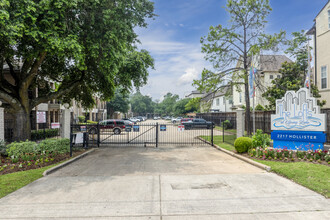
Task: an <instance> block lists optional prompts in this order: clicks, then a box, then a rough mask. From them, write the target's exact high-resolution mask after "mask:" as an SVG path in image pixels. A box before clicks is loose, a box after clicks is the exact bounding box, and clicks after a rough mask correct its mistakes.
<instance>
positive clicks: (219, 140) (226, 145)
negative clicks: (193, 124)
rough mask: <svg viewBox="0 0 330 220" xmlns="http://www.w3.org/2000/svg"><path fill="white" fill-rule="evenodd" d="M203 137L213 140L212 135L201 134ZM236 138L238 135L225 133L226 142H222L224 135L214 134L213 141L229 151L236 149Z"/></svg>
mask: <svg viewBox="0 0 330 220" xmlns="http://www.w3.org/2000/svg"><path fill="white" fill-rule="evenodd" d="M201 138H203V139H205V140H207V141H211V136H201ZM235 139H236V135H225V142H222V141H223V138H222V135H221V136H213V143H214V144H216V145H218V146H219V147H221V148H223V149H226V150H229V151H235V147H234V141H235ZM231 143H232V144H231Z"/></svg>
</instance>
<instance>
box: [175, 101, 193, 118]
mask: <svg viewBox="0 0 330 220" xmlns="http://www.w3.org/2000/svg"><path fill="white" fill-rule="evenodd" d="M190 100H191V99H189V98H185V99H180V100H179V101H177V102H176V103H175V105H174V107H173V111H174V114H175V115H177V116H178V115H184V114H186V113H188V112H189V111H188V110H186V107H185V106H186V105H187V104H188V102H189V101H190Z"/></svg>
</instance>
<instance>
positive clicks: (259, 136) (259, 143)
mask: <svg viewBox="0 0 330 220" xmlns="http://www.w3.org/2000/svg"><path fill="white" fill-rule="evenodd" d="M269 144H270V137H269V135H268V134H263V133H262V130H260V129H258V130H257V132H256V133H255V135H253V136H252V147H253V148H257V147H262V148H265V147H267V146H269Z"/></svg>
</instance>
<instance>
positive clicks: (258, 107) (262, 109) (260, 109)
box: [254, 104, 265, 111]
mask: <svg viewBox="0 0 330 220" xmlns="http://www.w3.org/2000/svg"><path fill="white" fill-rule="evenodd" d="M254 110H256V111H265V108H264V107H263V106H262V105H260V104H258V105H257V106H256V107H255V108H254Z"/></svg>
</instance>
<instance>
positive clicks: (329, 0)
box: [314, 0, 330, 21]
mask: <svg viewBox="0 0 330 220" xmlns="http://www.w3.org/2000/svg"><path fill="white" fill-rule="evenodd" d="M329 2H330V0H328V2H327V3H325V5H324V6H323V8H322V9H321V10H320V11H319V13H318V14H317V15H316V16H315V18H314V21H315V20H316V18H317V16H319V14H320V13H321V12H322V11H323V9H324V8H325V7H326V6H327V4H328V3H329Z"/></svg>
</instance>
